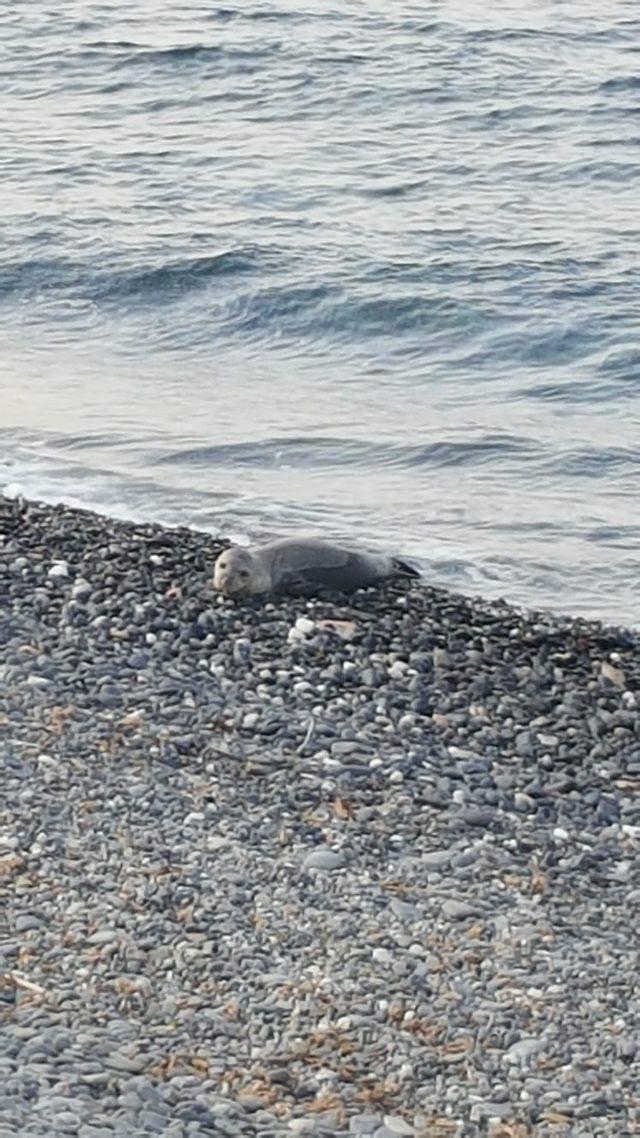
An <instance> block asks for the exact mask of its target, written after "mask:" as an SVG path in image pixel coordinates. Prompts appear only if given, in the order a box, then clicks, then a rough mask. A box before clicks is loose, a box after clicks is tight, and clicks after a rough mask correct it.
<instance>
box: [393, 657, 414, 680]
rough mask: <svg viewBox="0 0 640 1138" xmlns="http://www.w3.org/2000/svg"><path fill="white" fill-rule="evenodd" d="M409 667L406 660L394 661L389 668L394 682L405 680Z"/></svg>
mask: <svg viewBox="0 0 640 1138" xmlns="http://www.w3.org/2000/svg"><path fill="white" fill-rule="evenodd" d="M408 667H409V665H408V664H407V663H406V662H405V661H404V660H394V661H393V664H392V665H391V667H390V668H389V675H390V676H391V679H392V680H401V679H403V677H404V675H405V673H406V671H407V669H408Z"/></svg>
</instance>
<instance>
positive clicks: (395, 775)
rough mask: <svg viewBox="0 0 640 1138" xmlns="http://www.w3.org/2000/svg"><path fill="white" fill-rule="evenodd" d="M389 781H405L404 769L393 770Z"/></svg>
mask: <svg viewBox="0 0 640 1138" xmlns="http://www.w3.org/2000/svg"><path fill="white" fill-rule="evenodd" d="M389 782H404V775H403V773H402V771H391V774H390V775H389Z"/></svg>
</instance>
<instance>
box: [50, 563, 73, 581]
mask: <svg viewBox="0 0 640 1138" xmlns="http://www.w3.org/2000/svg"><path fill="white" fill-rule="evenodd" d="M68 576H69V566H68V565H67V562H66V561H54V562H53V565H52V566H51V568H50V569H49V572H48V573H47V577H53V578H54V579H55V578H63V577H68Z"/></svg>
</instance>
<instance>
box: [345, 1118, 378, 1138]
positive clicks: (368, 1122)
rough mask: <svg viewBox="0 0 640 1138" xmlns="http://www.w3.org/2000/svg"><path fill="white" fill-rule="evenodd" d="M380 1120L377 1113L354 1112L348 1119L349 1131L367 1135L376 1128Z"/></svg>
mask: <svg viewBox="0 0 640 1138" xmlns="http://www.w3.org/2000/svg"><path fill="white" fill-rule="evenodd" d="M381 1121H382V1119H381V1117H380V1115H379V1114H354V1115H352V1117H351V1118H350V1119H349V1131H350V1132H351V1134H359V1135H363V1136H368V1135H369V1134H373V1133H374V1131H375V1130H377V1129H378V1127H379V1126H380V1123H381Z"/></svg>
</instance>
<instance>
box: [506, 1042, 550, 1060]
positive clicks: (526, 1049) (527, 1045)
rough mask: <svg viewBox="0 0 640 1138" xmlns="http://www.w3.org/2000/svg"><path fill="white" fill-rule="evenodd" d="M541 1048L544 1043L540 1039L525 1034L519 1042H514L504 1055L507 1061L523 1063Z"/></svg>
mask: <svg viewBox="0 0 640 1138" xmlns="http://www.w3.org/2000/svg"><path fill="white" fill-rule="evenodd" d="M541 1050H542V1043H541V1042H540V1040H539V1039H534V1038H533V1036H525V1037H524V1039H520V1040H518V1042H517V1043H512V1044H511V1047H509V1049H508V1050H507V1051H506V1052H505V1056H504V1057H505V1061H506V1062H507V1063H523V1062H526V1061H527V1060H528V1059H530V1058H531V1057H532V1056H533V1055H537V1054H538V1052H539V1051H541Z"/></svg>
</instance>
